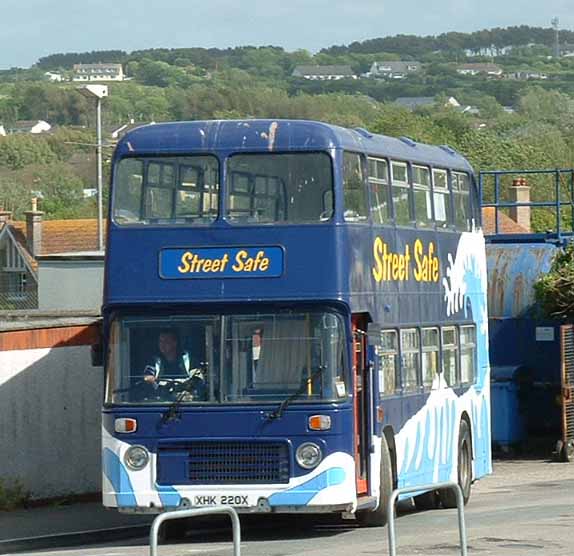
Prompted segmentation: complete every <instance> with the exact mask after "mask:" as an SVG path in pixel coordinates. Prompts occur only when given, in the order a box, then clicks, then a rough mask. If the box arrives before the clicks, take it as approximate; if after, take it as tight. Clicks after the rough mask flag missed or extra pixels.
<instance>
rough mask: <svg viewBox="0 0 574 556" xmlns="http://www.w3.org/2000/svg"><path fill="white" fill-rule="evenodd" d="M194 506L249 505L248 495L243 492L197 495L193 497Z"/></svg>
mask: <svg viewBox="0 0 574 556" xmlns="http://www.w3.org/2000/svg"><path fill="white" fill-rule="evenodd" d="M193 505H194V506H250V505H251V504H250V503H249V497H248V496H247V495H243V494H218V495H214V496H212V495H209V494H208V495H198V496H194V497H193Z"/></svg>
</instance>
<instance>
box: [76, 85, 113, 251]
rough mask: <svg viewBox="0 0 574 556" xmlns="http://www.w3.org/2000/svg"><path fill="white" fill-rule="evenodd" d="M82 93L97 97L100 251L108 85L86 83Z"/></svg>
mask: <svg viewBox="0 0 574 556" xmlns="http://www.w3.org/2000/svg"><path fill="white" fill-rule="evenodd" d="M78 91H79V92H80V94H82V95H83V96H85V97H87V98H91V99H96V129H97V131H96V133H97V146H96V153H97V159H98V162H97V164H98V251H103V250H104V226H103V215H102V99H103V98H104V97H107V96H108V86H107V85H84V86H83V87H79V88H78Z"/></svg>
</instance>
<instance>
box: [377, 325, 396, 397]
mask: <svg viewBox="0 0 574 556" xmlns="http://www.w3.org/2000/svg"><path fill="white" fill-rule="evenodd" d="M378 350H379V356H380V358H381V369H380V371H379V392H380V393H381V394H393V393H394V392H395V390H396V389H397V362H398V357H399V341H398V335H397V331H396V330H383V331H382V332H381V344H380V346H378Z"/></svg>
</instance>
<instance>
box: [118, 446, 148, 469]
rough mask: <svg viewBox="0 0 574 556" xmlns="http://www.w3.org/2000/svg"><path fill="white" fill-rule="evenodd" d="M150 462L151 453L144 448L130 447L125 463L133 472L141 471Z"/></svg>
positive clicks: (125, 456)
mask: <svg viewBox="0 0 574 556" xmlns="http://www.w3.org/2000/svg"><path fill="white" fill-rule="evenodd" d="M148 462H149V452H148V451H147V449H146V448H144V447H143V446H130V447H129V448H128V449H127V450H126V453H125V455H124V463H125V464H126V465H127V466H128V467H129V468H130V469H131V470H132V471H139V470H140V469H143V468H144V467H145V466H146V465H147V464H148Z"/></svg>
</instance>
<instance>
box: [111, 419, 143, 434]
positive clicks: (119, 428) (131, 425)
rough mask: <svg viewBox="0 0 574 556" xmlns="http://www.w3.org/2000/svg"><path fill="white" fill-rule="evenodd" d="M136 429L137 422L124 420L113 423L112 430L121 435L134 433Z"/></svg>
mask: <svg viewBox="0 0 574 556" xmlns="http://www.w3.org/2000/svg"><path fill="white" fill-rule="evenodd" d="M137 428H138V422H137V421H136V420H135V419H130V418H124V419H116V421H115V423H114V430H115V431H116V432H121V433H124V434H125V433H130V432H136V430H137Z"/></svg>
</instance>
